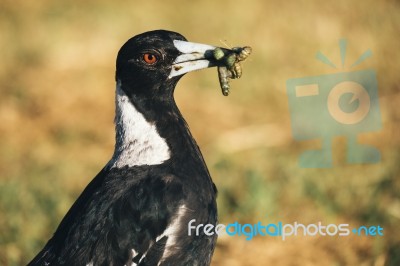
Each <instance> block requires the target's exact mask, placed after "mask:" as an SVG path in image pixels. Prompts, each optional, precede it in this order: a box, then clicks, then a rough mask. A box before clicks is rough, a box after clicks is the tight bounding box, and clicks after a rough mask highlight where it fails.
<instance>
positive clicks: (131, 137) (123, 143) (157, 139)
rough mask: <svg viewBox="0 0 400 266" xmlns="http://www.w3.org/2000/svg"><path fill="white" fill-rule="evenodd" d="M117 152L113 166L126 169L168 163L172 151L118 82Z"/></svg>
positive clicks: (112, 161)
mask: <svg viewBox="0 0 400 266" xmlns="http://www.w3.org/2000/svg"><path fill="white" fill-rule="evenodd" d="M115 101H116V111H115V130H116V135H117V137H116V144H115V151H114V155H113V157H112V159H111V160H110V162H109V165H110V166H111V167H112V168H114V167H117V168H120V167H123V166H129V167H132V166H138V165H155V164H161V163H163V162H165V161H166V160H168V159H169V158H170V157H171V155H170V150H169V147H168V144H167V142H166V141H165V139H164V138H162V137H161V136H160V135H159V134H158V132H157V128H156V125H155V124H153V123H149V122H148V121H147V120H146V119H145V118H144V116H143V115H142V114H141V113H140V112H138V110H136V108H135V106H134V105H133V103H132V102H131V101H130V99H129V97H128V96H127V95H126V94H125V92H124V91H123V90H122V88H121V84H120V82H117V89H116V100H115Z"/></svg>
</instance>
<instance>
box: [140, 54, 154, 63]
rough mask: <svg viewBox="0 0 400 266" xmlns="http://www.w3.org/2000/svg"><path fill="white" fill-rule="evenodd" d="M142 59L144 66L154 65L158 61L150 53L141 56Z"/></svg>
mask: <svg viewBox="0 0 400 266" xmlns="http://www.w3.org/2000/svg"><path fill="white" fill-rule="evenodd" d="M142 59H143V61H144V62H145V63H146V64H149V65H154V64H155V63H157V61H158V57H157V55H155V54H152V53H145V54H143V56H142Z"/></svg>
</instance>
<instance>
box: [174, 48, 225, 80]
mask: <svg viewBox="0 0 400 266" xmlns="http://www.w3.org/2000/svg"><path fill="white" fill-rule="evenodd" d="M174 45H175V47H176V49H178V51H179V52H181V54H180V55H179V56H178V57H177V58H176V59H175V61H174V62H173V64H172V69H171V73H170V74H169V77H168V78H172V77H175V76H180V75H183V74H185V73H187V72H190V71H194V70H199V69H203V68H208V67H213V66H216V65H217V64H216V60H215V58H214V56H213V51H214V49H215V48H217V47H215V46H212V45H207V44H201V43H193V42H186V41H180V40H174ZM222 49H224V48H222ZM224 50H225V49H224Z"/></svg>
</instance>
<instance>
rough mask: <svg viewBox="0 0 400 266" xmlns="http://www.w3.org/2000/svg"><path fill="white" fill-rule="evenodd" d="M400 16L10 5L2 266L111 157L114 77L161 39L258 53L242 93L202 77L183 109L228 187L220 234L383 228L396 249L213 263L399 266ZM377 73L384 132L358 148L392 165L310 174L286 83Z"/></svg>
mask: <svg viewBox="0 0 400 266" xmlns="http://www.w3.org/2000/svg"><path fill="white" fill-rule="evenodd" d="M399 12H400V4H399V2H398V1H389V0H386V1H372V0H366V1H358V2H356V1H345V0H339V1H328V2H327V1H325V2H321V1H316V0H315V1H296V2H294V1H293V2H292V1H279V2H273V1H263V0H255V1H252V0H249V1H246V2H243V1H241V2H239V1H232V0H231V1H225V0H222V1H211V0H207V1H191V2H190V1H177V0H174V1H165V2H161V1H158V2H157V1H106V0H100V1H94V0H90V1H84V2H83V1H81V2H77V1H75V3H72V2H71V1H50V0H43V1H22V0H17V1H10V0H1V2H0V58H1V64H0V84H1V86H0V90H1V97H0V121H1V123H0V134H1V135H0V136H1V138H0V265H6V266H7V265H24V264H26V263H27V262H28V261H29V260H30V259H31V258H32V257H33V256H34V254H36V252H38V251H39V250H40V249H41V248H42V247H43V245H44V243H45V242H46V241H47V239H48V238H49V237H50V236H51V234H52V233H53V232H54V230H55V228H56V226H57V225H58V224H59V222H60V220H61V218H62V217H63V216H64V214H65V213H66V212H67V210H68V209H69V207H70V206H71V204H72V203H73V202H74V200H75V199H76V197H77V196H78V195H79V194H80V192H81V191H82V190H83V188H84V187H85V186H86V184H88V182H89V181H90V180H91V178H92V177H93V176H94V175H95V174H96V173H97V172H98V171H99V170H100V169H101V168H102V167H103V166H104V164H105V163H107V161H108V159H109V158H110V157H111V155H112V152H113V145H114V127H113V116H114V87H115V85H114V64H115V57H116V53H117V52H118V49H119V48H120V46H121V45H122V44H123V43H124V42H125V41H126V40H127V39H128V38H130V37H131V36H133V35H135V34H138V33H141V32H144V31H147V30H153V29H159V28H163V29H169V30H174V31H177V32H180V33H182V34H183V35H185V36H186V37H187V38H188V39H189V40H191V41H194V42H201V43H208V44H215V45H222V44H221V43H220V40H226V41H227V42H228V43H229V44H230V45H233V46H234V45H250V46H252V47H253V51H254V53H253V54H252V56H251V57H250V59H249V60H248V61H247V62H245V63H244V67H243V71H244V75H243V77H242V79H240V80H237V81H233V82H232V83H231V84H232V92H231V95H230V96H229V97H223V96H222V95H221V92H220V89H219V84H218V80H217V72H216V69H207V70H204V71H199V72H196V73H191V74H189V75H187V76H186V77H184V78H183V79H182V80H181V82H180V83H179V85H178V88H177V91H176V99H177V102H178V106H180V108H181V111H182V113H183V114H184V116H185V118H186V119H187V121H188V123H189V125H190V127H191V130H192V133H193V135H194V136H195V137H196V139H197V141H198V143H199V145H200V147H201V149H202V151H203V153H204V156H205V160H206V162H207V164H208V166H209V168H210V171H211V173H212V176H213V179H214V181H215V183H216V185H217V187H218V188H219V191H220V194H219V199H218V200H219V211H220V222H222V223H230V222H234V221H240V222H242V223H247V222H248V223H251V222H256V221H262V222H264V223H268V222H277V221H282V222H284V223H292V222H294V221H298V222H300V223H304V224H307V223H317V222H318V221H322V222H323V223H324V224H328V223H349V224H350V225H352V226H358V225H378V224H379V225H381V226H382V227H384V234H385V235H384V237H375V238H374V237H355V236H348V237H342V238H338V237H300V236H298V237H292V238H289V239H288V240H286V241H282V240H280V239H277V238H272V237H264V238H263V237H256V238H254V239H253V240H251V241H246V240H244V238H243V237H234V238H227V237H221V238H220V239H219V241H218V246H217V250H216V253H215V256H214V260H213V265H265V264H266V263H268V262H270V264H271V265H400V235H399V233H398V225H399V220H400V192H399V191H400V166H399V161H400V149H399V148H400V138H399V132H400V124H399V122H400V108H399V104H400V92H399V87H400V79H399V71H400V63H399V62H400V53H399V46H400V37H399V36H400V16H399V15H398V14H399ZM340 38H347V40H348V52H347V55H348V56H347V59H346V60H347V61H346V62H354V61H355V60H356V59H357V58H358V56H359V55H361V54H362V53H363V52H364V51H366V50H368V49H371V50H372V51H373V57H371V58H369V59H368V60H366V61H365V62H364V63H363V64H361V65H360V66H359V67H357V68H355V70H359V69H367V68H372V69H374V70H376V73H377V77H378V83H379V96H380V99H379V101H380V107H381V113H382V121H383V129H382V130H381V131H380V132H377V133H376V132H375V133H366V134H362V135H361V136H360V140H361V141H362V142H364V143H370V144H372V145H374V146H376V147H378V148H379V149H380V150H381V152H382V161H381V162H380V163H378V164H374V165H347V164H346V162H345V159H344V158H345V157H344V156H345V152H346V142H345V138H344V137H338V138H335V139H334V142H333V143H334V149H333V151H334V162H335V167H333V168H330V169H304V168H300V167H299V166H298V163H297V158H298V155H299V154H300V152H301V151H303V150H305V149H307V148H311V147H315V145H318V140H316V141H307V142H304V143H302V142H296V141H294V140H293V138H292V135H291V128H290V114H289V108H288V100H287V95H286V92H285V91H286V88H285V86H286V80H287V79H289V78H293V77H304V76H314V75H320V74H329V73H336V72H337V71H338V70H335V69H332V68H330V67H328V66H326V65H323V64H322V63H321V62H319V61H316V60H315V59H314V57H315V54H316V52H317V51H322V52H323V53H324V54H325V55H327V56H328V57H329V58H330V59H331V60H332V61H333V62H335V63H338V65H339V62H340V54H339V48H338V40H339V39H340Z"/></svg>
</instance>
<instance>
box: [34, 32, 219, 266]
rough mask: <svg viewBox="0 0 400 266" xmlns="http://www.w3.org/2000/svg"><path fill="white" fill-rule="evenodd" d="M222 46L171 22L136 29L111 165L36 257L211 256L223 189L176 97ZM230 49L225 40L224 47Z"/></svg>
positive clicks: (122, 72) (119, 87)
mask: <svg viewBox="0 0 400 266" xmlns="http://www.w3.org/2000/svg"><path fill="white" fill-rule="evenodd" d="M215 48H216V47H214V46H210V45H205V44H197V43H191V42H188V41H187V40H186V39H185V38H184V37H183V36H182V35H180V34H178V33H175V32H171V31H165V30H156V31H150V32H145V33H142V34H140V35H137V36H135V37H133V38H131V39H129V40H128V41H127V42H126V43H125V44H124V45H123V46H122V48H121V49H120V51H119V52H118V56H117V61H116V100H115V104H116V114H115V128H116V144H115V150H114V154H113V156H112V158H111V160H110V161H109V162H108V163H107V165H106V166H105V167H104V168H103V169H102V170H101V171H100V173H99V174H98V175H97V176H96V177H95V178H94V179H93V180H92V181H91V182H90V183H89V185H88V186H87V187H86V188H85V190H84V191H83V192H82V194H81V195H80V196H79V198H78V199H77V200H76V202H75V203H74V204H73V206H72V207H71V209H70V210H69V211H68V213H67V214H66V215H65V217H64V218H63V220H62V221H61V223H60V225H59V226H58V228H57V230H56V231H55V233H54V235H53V237H52V238H51V239H50V240H49V241H48V242H47V244H46V245H45V247H44V248H43V250H42V251H40V252H39V254H38V255H37V256H36V257H35V258H34V259H33V260H32V261H31V262H30V263H29V265H91V266H92V265H93V266H97V265H114V266H119V265H209V264H210V260H211V256H212V254H213V251H214V248H215V242H216V234H214V235H212V236H208V235H205V234H204V233H200V234H199V235H198V236H196V235H195V234H192V235H190V236H189V235H188V222H189V221H190V220H192V219H196V223H197V224H200V223H201V224H213V225H215V224H216V222H217V206H216V194H217V189H216V187H215V185H214V183H213V182H212V180H211V177H210V174H209V171H208V169H207V166H206V164H205V162H204V159H203V157H202V154H201V152H200V150H199V147H198V146H197V144H196V142H195V140H194V139H193V137H192V135H191V133H190V131H189V128H188V126H187V124H186V122H185V120H184V119H183V117H182V115H181V113H180V111H179V110H178V107H177V106H176V104H175V100H174V97H173V94H174V90H175V86H176V84H177V82H178V81H179V79H180V78H181V77H182V75H183V74H185V73H187V72H190V71H193V70H197V69H202V68H207V67H211V66H215V65H216V62H214V61H213V60H214V59H213V57H212V51H213V50H214V49H215ZM222 49H223V48H222Z"/></svg>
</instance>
